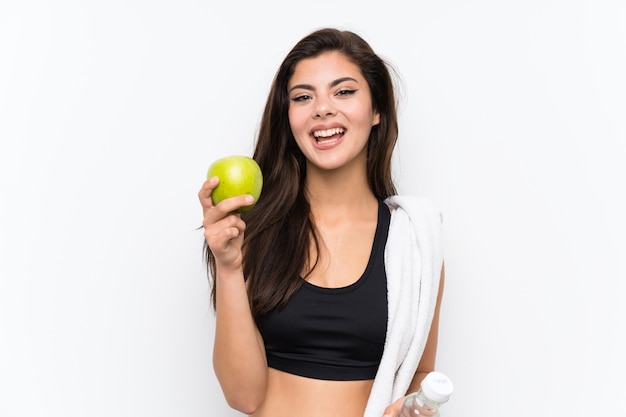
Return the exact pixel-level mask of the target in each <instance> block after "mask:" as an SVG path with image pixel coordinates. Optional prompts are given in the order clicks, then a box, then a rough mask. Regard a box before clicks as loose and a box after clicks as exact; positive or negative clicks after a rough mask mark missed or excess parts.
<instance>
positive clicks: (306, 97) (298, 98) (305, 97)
mask: <svg viewBox="0 0 626 417" xmlns="http://www.w3.org/2000/svg"><path fill="white" fill-rule="evenodd" d="M310 99H311V96H309V95H308V94H300V95H297V96H295V97H293V98H292V99H291V101H293V102H296V103H298V102H301V101H306V100H310Z"/></svg>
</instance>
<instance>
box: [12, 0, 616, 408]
mask: <svg viewBox="0 0 626 417" xmlns="http://www.w3.org/2000/svg"><path fill="white" fill-rule="evenodd" d="M322 26H337V27H340V28H345V29H352V30H355V31H357V32H358V33H360V34H361V35H363V37H365V38H366V39H367V40H368V41H369V42H370V43H371V45H372V46H373V47H374V49H375V50H376V51H377V52H378V53H379V54H380V55H382V56H383V57H384V58H386V59H388V60H389V61H390V62H392V63H393V64H394V65H395V66H396V68H397V69H398V71H399V73H400V75H401V77H402V82H403V90H402V99H401V107H400V112H401V113H400V115H401V131H400V142H399V145H398V149H397V153H396V156H397V158H396V165H395V171H394V172H395V173H396V178H397V181H398V185H399V188H400V191H401V192H402V193H412V194H423V195H427V196H429V197H430V198H432V199H433V200H434V202H435V203H436V204H437V205H438V206H439V207H440V208H441V210H442V211H443V213H444V217H445V223H444V226H445V229H444V230H445V240H446V242H445V243H446V250H445V257H446V265H447V286H446V290H445V296H444V305H443V310H442V318H441V336H440V348H439V355H438V362H437V367H438V369H439V370H440V371H442V372H444V373H447V374H448V375H449V376H450V377H451V378H452V379H453V380H454V382H455V387H456V391H455V394H454V396H453V397H452V399H451V400H450V402H449V403H448V404H447V405H446V408H445V411H444V415H445V416H449V417H466V416H481V417H483V416H487V417H502V416H506V417H515V416H527V415H536V416H555V415H559V416H576V417H586V416H591V415H594V416H601V415H605V416H612V417H625V416H626V404H625V403H624V401H623V399H624V392H625V391H626V382H625V381H626V379H625V377H626V375H625V374H626V362H625V359H624V352H625V351H626V338H625V337H624V336H625V331H624V329H625V327H626V326H625V323H624V319H625V317H626V311H625V307H624V304H625V303H624V298H625V296H626V291H625V287H624V279H625V278H626V268H625V265H624V253H625V249H626V248H625V246H626V245H625V242H624V236H626V222H625V220H624V213H625V212H626V204H625V203H624V199H623V196H624V178H625V177H626V169H625V168H624V165H623V164H624V159H625V157H626V151H625V150H624V142H625V140H626V122H625V119H626V117H625V116H626V77H625V76H624V74H626V3H624V2H623V1H620V0H614V1H603V0H589V1H581V0H570V1H567V0H530V1H495V0H492V1H488V0H482V1H479V0H476V1H470V0H457V1H424V2H416V3H412V2H405V1H397V2H395V1H384V2H381V1H379V0H376V1H364V0H351V1H345V2H338V1H327V0H319V1H317V2H294V1H265V2H254V1H248V2H226V1H221V2H206V1H205V2H201V1H194V0H177V1H173V0H170V1H158V0H156V1H155V0H153V1H147V0H145V1H142V0H123V1H122V0H112V1H107V2H104V1H102V2H85V1H79V0H75V1H71V0H57V1H44V0H36V1H10V0H9V1H5V2H2V4H1V5H0V139H1V147H0V190H1V194H0V198H1V205H0V415H1V416H3V417H17V416H20V417H21V416H64V417H70V416H71V417H74V416H76V417H79V416H80V417H84V416H90V417H100V416H106V417H112V416H115V417H131V416H132V417H137V416H151V417H181V416H184V417H195V416H225V417H230V416H239V414H238V413H237V412H234V411H231V410H230V409H229V408H228V407H227V406H226V404H225V402H224V400H223V397H222V393H221V391H220V389H219V386H218V384H217V381H216V380H215V377H214V374H213V369H212V365H211V350H212V335H213V321H214V317H213V313H212V310H211V308H210V305H209V301H208V290H209V289H208V283H207V280H206V276H205V271H204V266H203V264H202V257H201V248H202V234H201V232H200V231H199V230H196V228H197V227H198V226H199V225H200V221H201V212H200V206H199V204H198V202H197V198H196V192H197V190H198V189H199V187H200V185H201V183H202V181H203V180H204V177H205V174H206V169H207V168H208V165H209V164H210V163H211V162H212V161H213V160H214V159H216V158H217V157H219V156H224V155H227V154H233V153H242V154H250V153H251V152H252V146H253V140H254V136H255V133H256V130H257V128H258V122H259V119H260V115H261V111H262V108H263V105H264V102H265V97H266V94H267V92H268V90H269V87H270V83H271V81H272V76H273V74H274V71H275V70H276V68H277V67H278V64H279V63H280V61H281V60H282V58H283V57H284V55H285V54H286V53H287V51H288V50H289V49H290V48H291V46H292V45H293V44H294V43H295V42H296V41H297V40H298V39H300V38H301V37H302V36H304V35H305V34H307V33H309V32H310V31H312V30H314V29H316V28H318V27H322Z"/></svg>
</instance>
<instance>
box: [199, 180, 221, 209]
mask: <svg viewBox="0 0 626 417" xmlns="http://www.w3.org/2000/svg"><path fill="white" fill-rule="evenodd" d="M219 182H220V180H219V178H218V177H211V178H208V179H207V180H206V181H204V183H203V184H202V188H200V191H198V198H199V199H200V202H201V203H202V205H203V206H205V205H206V206H209V207H210V206H212V205H213V202H212V201H211V193H212V192H213V190H214V189H215V187H217V185H218V184H219Z"/></svg>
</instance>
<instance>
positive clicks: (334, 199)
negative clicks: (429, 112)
mask: <svg viewBox="0 0 626 417" xmlns="http://www.w3.org/2000/svg"><path fill="white" fill-rule="evenodd" d="M288 90H289V98H290V103H291V104H290V108H289V121H290V125H291V129H292V133H293V135H294V137H295V139H296V142H297V144H298V146H299V147H300V149H301V150H302V152H303V153H304V155H305V156H306V159H307V177H306V185H305V187H306V192H307V197H308V199H309V202H310V205H311V212H312V215H313V219H314V221H315V224H316V226H317V228H318V230H319V234H320V238H321V241H322V245H321V248H320V253H319V256H320V261H319V263H318V266H317V267H316V268H315V269H314V270H313V273H312V274H310V275H309V276H308V278H307V280H308V281H309V282H311V283H312V284H314V285H318V286H321V287H329V288H336V287H343V286H347V285H350V284H352V283H354V282H355V281H356V280H358V278H359V277H360V276H361V274H362V273H363V271H364V270H365V267H366V265H367V262H368V260H369V256H370V252H371V248H372V243H373V239H374V233H375V230H376V224H377V213H378V202H377V200H376V198H375V196H374V195H373V193H372V191H371V190H370V188H369V186H368V182H367V177H366V162H367V161H366V157H367V150H366V144H367V140H368V136H369V132H370V130H371V128H372V126H375V125H376V124H378V123H379V115H378V113H376V112H375V111H374V110H373V108H372V103H371V98H370V91H369V87H368V85H367V82H366V81H365V79H364V78H363V76H362V74H361V72H360V70H359V68H358V67H357V66H356V65H354V64H353V63H351V62H350V61H348V60H347V59H346V58H345V57H344V56H343V55H341V54H339V53H337V52H326V53H323V54H322V55H320V56H318V57H315V58H310V59H305V60H302V61H300V62H299V63H298V65H297V66H296V69H295V72H294V74H293V76H292V78H291V80H290V82H289V87H288ZM333 129H340V131H337V130H333ZM314 132H325V133H324V134H325V135H327V137H324V138H323V140H321V141H318V140H316V138H315V135H314ZM333 133H338V134H334V135H333ZM218 182H219V179H218V178H216V177H214V178H210V179H208V180H207V181H206V182H205V183H204V184H203V186H202V188H201V190H200V192H199V194H198V195H199V199H200V202H201V204H202V207H203V214H204V219H203V226H204V234H205V239H206V241H207V243H208V245H209V247H210V248H211V250H212V251H213V253H214V255H215V258H216V264H217V276H216V277H215V279H216V280H217V307H216V331H215V345H214V353H213V364H214V369H215V372H216V375H217V378H218V380H219V382H220V384H221V387H222V390H223V392H224V395H225V397H226V400H227V401H228V403H229V405H230V406H231V407H233V408H235V409H237V410H239V411H241V412H243V413H245V414H248V415H250V416H254V417H287V416H293V415H295V414H294V412H295V413H296V414H297V415H298V417H319V416H330V415H336V416H342V417H362V416H363V412H364V410H365V405H366V403H367V399H368V396H369V392H370V390H371V388H372V384H373V380H365V381H324V380H316V379H311V378H305V377H301V376H296V375H291V374H288V373H285V372H281V371H278V370H276V369H272V368H269V367H268V366H267V363H266V359H265V349H264V344H263V340H262V337H261V335H260V333H259V331H258V329H257V328H256V326H255V324H254V320H253V318H252V315H251V312H250V308H249V304H248V298H247V293H246V288H245V281H244V278H243V269H242V253H241V244H242V242H243V234H244V232H245V223H244V222H243V220H241V218H240V217H239V216H238V215H234V214H231V213H232V212H233V211H234V210H235V209H237V208H239V207H242V206H245V205H249V204H250V203H251V202H252V200H251V196H238V197H233V198H230V199H226V200H223V201H222V202H220V203H219V204H217V205H215V206H214V205H213V204H212V202H211V191H212V190H213V189H214V188H215V187H216V186H217V184H218ZM312 255H316V254H315V253H312ZM314 258H315V256H312V259H314ZM443 276H444V273H443V269H442V273H441V280H442V282H441V287H440V291H439V299H438V303H437V307H436V310H435V316H434V318H433V323H432V326H431V331H430V334H429V338H428V341H427V344H426V348H425V351H424V354H423V356H422V359H421V362H420V364H419V367H418V370H417V372H416V374H415V376H414V378H413V382H412V383H411V386H410V387H409V390H408V391H407V393H411V392H414V391H417V389H418V388H419V383H420V382H421V380H422V379H423V378H424V377H425V376H426V374H427V373H428V372H430V371H432V370H434V364H435V354H436V346H437V329H438V321H439V305H440V303H441V294H442V291H443ZM321 399H323V400H321ZM403 399H404V397H401V398H399V399H397V401H395V402H394V403H393V404H390V406H389V407H387V410H386V411H385V416H390V417H397V416H399V411H400V406H401V404H402V401H403ZM424 415H425V414H424ZM381 417H382V416H381Z"/></svg>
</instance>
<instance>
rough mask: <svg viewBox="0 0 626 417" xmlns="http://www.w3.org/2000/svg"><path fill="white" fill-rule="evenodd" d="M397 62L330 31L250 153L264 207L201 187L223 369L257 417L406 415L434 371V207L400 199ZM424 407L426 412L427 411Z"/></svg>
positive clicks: (308, 41) (238, 399) (319, 38)
mask: <svg viewBox="0 0 626 417" xmlns="http://www.w3.org/2000/svg"><path fill="white" fill-rule="evenodd" d="M397 135H398V125H397V115H396V99H395V94H394V90H393V82H392V78H391V75H390V67H389V66H388V65H387V64H386V63H385V62H384V61H383V60H382V59H381V58H380V57H378V56H377V55H376V54H375V53H374V51H373V50H372V49H371V47H370V46H369V45H368V44H367V43H366V42H365V41H364V40H363V39H362V38H361V37H359V36H358V35H356V34H354V33H352V32H349V31H340V30H335V29H321V30H318V31H315V32H313V33H311V34H310V35H308V36H306V37H305V38H303V39H302V40H301V41H299V42H298V43H297V44H296V45H295V46H294V47H293V49H292V50H291V51H290V52H289V53H288V55H287V56H286V58H285V60H284V61H283V63H282V64H281V66H280V68H279V69H278V72H277V73H276V77H275V79H274V82H273V85H272V88H271V91H270V93H269V97H268V99H267V103H266V107H265V111H264V114H263V118H262V121H261V126H260V131H259V135H258V139H257V143H256V150H255V152H254V155H253V157H254V159H255V160H256V161H257V162H258V163H259V165H260V167H261V170H262V172H263V176H264V185H263V192H262V195H261V197H260V198H259V201H258V202H256V205H255V206H254V207H253V209H251V210H250V211H248V212H246V213H244V214H243V215H236V214H233V211H234V210H236V209H237V208H239V207H242V206H247V205H250V204H252V199H251V196H238V197H233V198H230V199H227V200H224V201H222V202H220V203H219V204H217V205H213V204H212V202H211V191H212V190H213V189H214V188H215V187H216V186H217V185H218V184H219V178H217V177H214V178H210V179H208V180H207V181H206V182H205V183H204V184H203V186H202V188H201V190H200V192H199V198H200V202H201V204H202V207H203V213H204V220H203V227H204V236H205V239H206V244H205V249H206V255H207V262H208V264H209V266H210V276H211V278H212V283H213V287H212V297H213V303H214V307H215V309H216V331H215V345H214V352H213V363H214V369H215V372H216V375H217V378H218V380H219V382H220V384H221V387H222V390H223V393H224V395H225V398H226V400H227V401H228V404H229V405H230V406H231V407H232V408H234V409H236V410H239V411H241V412H243V413H245V414H249V415H251V416H254V417H291V416H298V417H321V416H322V417H326V416H337V417H363V416H364V415H365V416H366V417H382V416H383V415H384V416H390V417H396V416H398V415H399V411H400V405H401V403H402V401H403V399H404V395H406V394H408V393H411V392H414V391H417V389H418V388H419V383H420V381H421V380H422V379H423V378H424V377H425V376H426V374H427V373H428V372H430V371H432V370H434V366H435V353H436V348H437V328H438V315H439V306H440V303H441V294H442V289H443V286H442V283H443V276H444V274H443V261H442V256H441V244H440V224H439V223H440V221H439V215H438V213H437V212H436V211H435V210H433V207H432V206H431V205H430V204H429V203H428V201H427V200H425V199H423V198H418V197H406V196H402V197H401V196H396V195H395V194H396V189H395V186H394V183H393V180H392V178H391V157H392V152H393V148H394V146H395V142H396V138H397ZM423 415H429V414H428V411H427V410H425V411H423Z"/></svg>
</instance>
